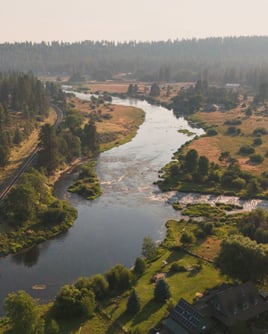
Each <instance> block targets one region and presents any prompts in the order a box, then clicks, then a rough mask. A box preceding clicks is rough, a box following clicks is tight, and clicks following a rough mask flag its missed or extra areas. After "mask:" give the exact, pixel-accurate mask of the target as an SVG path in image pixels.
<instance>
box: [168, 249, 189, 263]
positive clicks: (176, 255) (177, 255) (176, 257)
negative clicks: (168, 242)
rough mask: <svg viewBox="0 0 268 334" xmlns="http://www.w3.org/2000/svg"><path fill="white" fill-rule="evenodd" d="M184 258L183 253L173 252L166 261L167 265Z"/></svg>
mask: <svg viewBox="0 0 268 334" xmlns="http://www.w3.org/2000/svg"><path fill="white" fill-rule="evenodd" d="M184 256H185V252H183V251H181V250H174V251H173V252H172V253H171V254H170V255H169V257H168V258H167V259H166V261H167V262H168V263H171V262H176V261H179V260H181V259H182V258H183V257H184Z"/></svg>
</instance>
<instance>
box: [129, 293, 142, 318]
mask: <svg viewBox="0 0 268 334" xmlns="http://www.w3.org/2000/svg"><path fill="white" fill-rule="evenodd" d="M140 308H141V302H140V299H139V297H138V295H137V293H136V290H135V289H133V290H132V292H131V294H130V296H129V298H128V301H127V312H128V313H131V314H135V313H138V312H139V310H140Z"/></svg>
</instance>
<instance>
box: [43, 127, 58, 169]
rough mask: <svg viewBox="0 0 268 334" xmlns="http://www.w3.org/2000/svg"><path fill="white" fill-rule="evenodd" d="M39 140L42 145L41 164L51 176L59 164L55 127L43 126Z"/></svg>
mask: <svg viewBox="0 0 268 334" xmlns="http://www.w3.org/2000/svg"><path fill="white" fill-rule="evenodd" d="M39 140H40V143H41V145H42V151H41V152H40V158H39V163H40V165H41V166H44V167H45V168H46V170H47V173H48V174H51V173H52V172H53V171H54V170H55V169H56V168H57V166H58V164H59V152H58V141H57V137H56V133H55V129H54V127H53V126H51V125H49V124H45V125H43V126H42V129H41V132H40V137H39Z"/></svg>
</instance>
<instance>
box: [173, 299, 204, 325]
mask: <svg viewBox="0 0 268 334" xmlns="http://www.w3.org/2000/svg"><path fill="white" fill-rule="evenodd" d="M171 317H172V318H173V319H174V320H175V321H177V322H178V323H179V324H181V325H183V326H184V327H185V328H187V329H197V328H199V327H200V326H201V324H202V322H203V316H202V315H201V314H200V313H199V312H197V311H196V310H195V309H194V308H193V307H192V306H191V305H190V304H188V303H187V302H186V301H185V300H184V299H180V301H179V303H178V304H177V305H176V307H175V309H174V310H173V311H172V314H171Z"/></svg>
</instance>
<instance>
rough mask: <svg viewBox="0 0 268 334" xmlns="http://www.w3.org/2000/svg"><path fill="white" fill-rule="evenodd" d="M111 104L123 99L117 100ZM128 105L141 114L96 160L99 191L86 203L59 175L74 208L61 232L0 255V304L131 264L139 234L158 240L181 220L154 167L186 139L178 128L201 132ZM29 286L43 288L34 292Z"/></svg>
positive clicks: (161, 111) (61, 191) (162, 113)
mask: <svg viewBox="0 0 268 334" xmlns="http://www.w3.org/2000/svg"><path fill="white" fill-rule="evenodd" d="M78 95H79V96H80V97H83V98H85V99H88V98H90V97H89V96H88V95H83V94H78ZM115 103H117V104H128V103H129V102H127V101H123V100H119V99H116V100H115ZM131 103H134V102H131ZM135 103H136V105H137V107H139V108H142V109H143V110H144V111H145V113H146V118H145V122H144V124H142V126H141V127H140V129H139V131H138V133H137V136H136V137H135V138H134V139H133V140H132V141H131V142H129V143H126V144H124V145H122V146H119V147H116V148H113V149H112V150H110V151H107V152H104V153H102V154H100V156H99V158H98V161H97V165H96V171H97V174H98V177H99V179H100V182H101V187H102V191H103V195H102V196H101V197H100V198H98V199H97V200H95V201H93V202H91V201H86V200H84V199H82V198H81V197H79V196H77V195H75V194H70V193H68V192H67V188H68V187H69V185H70V184H71V183H72V182H73V179H74V178H75V175H76V174H75V173H71V174H68V175H65V176H64V177H63V178H62V179H61V180H60V181H59V182H58V183H57V187H56V189H55V194H56V195H57V196H58V197H60V198H64V199H68V200H69V201H70V202H71V204H72V205H73V206H75V207H76V208H77V210H78V218H77V220H76V221H75V224H74V225H73V227H72V228H71V229H70V230H69V231H68V233H66V234H63V235H60V236H58V237H57V238H54V239H53V240H50V241H48V242H45V243H42V244H40V245H39V246H37V247H34V248H32V249H31V250H30V251H29V252H26V253H23V254H19V255H16V256H8V257H6V258H2V259H1V260H0V284H1V289H0V301H3V298H4V297H5V296H6V295H7V293H9V292H10V291H14V290H19V289H23V290H26V291H27V292H28V293H31V294H32V295H33V296H34V297H36V298H39V299H41V300H47V299H49V298H53V297H54V296H55V294H56V293H57V291H58V289H59V288H60V287H61V286H62V285H64V284H66V283H70V282H72V281H74V280H75V279H77V278H78V277H79V276H89V275H92V274H95V273H99V272H105V271H107V270H108V269H109V268H110V267H112V266H113V265H115V264H116V263H122V264H125V265H127V266H130V265H132V264H133V263H134V261H135V258H136V257H137V256H139V254H140V250H141V244H142V240H143V238H144V237H145V236H147V235H150V236H151V237H152V238H154V239H155V240H159V239H163V237H164V234H165V227H164V223H165V221H166V220H167V219H170V218H175V219H176V218H179V217H180V213H179V212H176V211H175V210H173V209H172V207H171V205H170V204H168V201H170V198H171V197H172V196H173V195H174V194H171V193H168V194H163V193H161V192H160V191H159V189H158V188H157V187H156V186H154V185H153V182H154V181H156V180H157V177H158V171H159V169H160V168H161V167H163V166H164V165H165V164H166V163H167V162H169V161H170V159H171V157H172V155H173V153H174V152H175V151H176V150H177V149H178V148H179V147H180V146H181V145H182V144H184V143H185V142H186V141H188V140H189V139H190V138H189V137H187V136H186V135H184V134H182V133H178V129H179V128H185V129H188V130H189V131H191V132H195V133H196V134H201V133H203V131H202V130H201V129H193V128H191V127H190V126H189V125H188V123H187V122H186V121H185V120H184V119H183V118H179V119H176V118H175V117H174V115H173V113H172V111H169V110H167V109H165V108H162V107H159V106H151V105H149V104H148V103H146V102H140V101H136V102H135ZM36 286H37V287H39V286H45V287H46V289H45V290H35V289H33V287H36Z"/></svg>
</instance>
